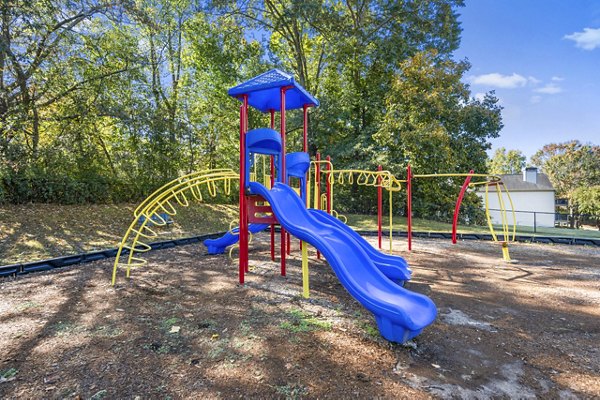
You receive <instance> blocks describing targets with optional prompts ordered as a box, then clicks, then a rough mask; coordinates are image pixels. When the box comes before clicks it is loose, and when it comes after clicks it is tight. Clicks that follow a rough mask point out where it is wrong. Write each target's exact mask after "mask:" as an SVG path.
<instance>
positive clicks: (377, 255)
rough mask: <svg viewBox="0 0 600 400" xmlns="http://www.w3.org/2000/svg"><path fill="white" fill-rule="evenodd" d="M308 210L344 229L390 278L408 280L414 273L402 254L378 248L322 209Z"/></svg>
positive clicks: (325, 221) (318, 218)
mask: <svg viewBox="0 0 600 400" xmlns="http://www.w3.org/2000/svg"><path fill="white" fill-rule="evenodd" d="M308 212H309V213H310V214H311V215H312V216H313V217H315V218H316V219H317V220H319V221H320V222H322V223H324V224H326V225H333V226H335V227H337V228H339V229H341V230H343V231H344V233H346V234H347V235H348V236H350V237H351V238H352V239H354V240H355V241H356V242H358V244H360V246H361V247H362V249H363V250H364V251H365V253H367V255H368V256H369V258H370V259H371V261H373V263H375V266H376V267H377V268H379V270H380V271H381V272H383V274H384V275H385V276H387V277H388V278H390V279H392V280H394V281H408V280H410V277H411V275H412V271H411V270H410V268H409V266H408V263H407V262H406V260H405V259H404V258H402V257H400V256H392V255H388V254H385V253H382V252H381V251H379V250H377V249H376V248H374V247H373V246H371V244H369V242H367V241H366V240H365V238H363V237H362V236H360V235H359V234H358V233H356V232H355V231H354V229H352V228H350V227H349V226H348V225H346V224H345V223H343V222H342V221H340V220H339V219H337V218H335V217H334V216H332V215H329V214H327V213H326V212H325V211H322V210H308Z"/></svg>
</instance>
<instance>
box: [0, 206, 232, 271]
mask: <svg viewBox="0 0 600 400" xmlns="http://www.w3.org/2000/svg"><path fill="white" fill-rule="evenodd" d="M136 206H137V204H118V205H75V206H65V205H55V204H26V205H5V206H0V265H7V264H14V263H19V262H29V261H36V260H42V259H46V258H51V257H59V256H64V255H70V254H77V253H82V252H89V251H94V250H103V249H109V248H114V247H117V246H118V245H119V243H120V241H121V239H122V237H123V234H124V233H125V231H126V230H127V228H128V227H129V224H130V223H131V222H132V220H133V210H134V209H135V207H136ZM237 216H238V212H237V207H236V206H230V205H219V204H196V205H194V204H193V205H191V206H190V207H188V208H183V207H179V208H178V209H177V215H175V216H174V217H173V220H174V223H173V224H170V225H168V226H166V227H154V228H153V229H154V230H156V231H158V232H160V234H161V235H160V237H159V238H158V239H156V240H167V239H176V238H182V237H188V236H194V235H202V234H206V233H213V232H220V231H224V230H227V229H228V228H229V223H230V221H232V220H234V219H236V218H237Z"/></svg>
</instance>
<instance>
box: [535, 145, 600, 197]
mask: <svg viewBox="0 0 600 400" xmlns="http://www.w3.org/2000/svg"><path fill="white" fill-rule="evenodd" d="M530 161H531V164H532V165H533V166H536V167H539V168H540V169H541V170H542V172H544V173H545V174H547V175H548V178H549V179H550V182H552V185H554V188H555V189H556V192H557V195H559V196H562V197H566V198H569V199H570V198H571V197H572V194H573V192H574V191H575V190H576V189H577V188H580V187H589V186H596V185H600V146H598V145H594V144H591V143H581V142H580V141H578V140H571V141H569V142H564V143H550V144H547V145H545V146H544V147H542V148H541V149H540V150H538V151H537V152H536V153H535V154H534V155H533V156H532V157H531V160H530Z"/></svg>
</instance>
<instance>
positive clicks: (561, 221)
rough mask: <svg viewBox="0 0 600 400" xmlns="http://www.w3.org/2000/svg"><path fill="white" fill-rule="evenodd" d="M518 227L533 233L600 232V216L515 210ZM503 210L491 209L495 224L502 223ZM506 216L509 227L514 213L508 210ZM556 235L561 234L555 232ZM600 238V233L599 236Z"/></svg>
mask: <svg viewBox="0 0 600 400" xmlns="http://www.w3.org/2000/svg"><path fill="white" fill-rule="evenodd" d="M514 213H515V219H516V221H517V223H516V225H517V226H518V227H519V230H527V229H528V228H531V231H532V232H533V233H537V232H538V231H542V232H543V231H548V230H550V229H553V228H559V229H561V228H562V229H582V230H583V229H586V230H599V231H600V215H593V214H568V213H561V212H553V213H551V212H539V211H518V210H515V211H514ZM500 214H501V210H499V209H494V208H490V215H491V216H492V218H493V222H494V224H499V223H501V222H500V221H501V217H500ZM506 216H507V218H508V223H509V225H512V224H513V222H514V219H513V215H512V211H511V210H507V211H506ZM555 232H556V233H560V232H559V231H558V230H555ZM598 236H599V237H600V233H599V234H598Z"/></svg>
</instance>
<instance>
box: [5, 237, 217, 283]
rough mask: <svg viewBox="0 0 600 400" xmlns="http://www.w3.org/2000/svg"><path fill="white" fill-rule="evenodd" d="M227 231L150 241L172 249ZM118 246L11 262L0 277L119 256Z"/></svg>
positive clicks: (160, 247)
mask: <svg viewBox="0 0 600 400" xmlns="http://www.w3.org/2000/svg"><path fill="white" fill-rule="evenodd" d="M224 234H225V232H217V233H209V234H206V235H199V236H191V237H187V238H181V239H172V240H163V241H160V242H153V243H149V244H150V246H151V251H152V250H163V249H170V248H172V247H175V246H183V245H186V244H192V243H198V242H202V241H203V240H205V239H212V238H215V237H219V236H222V235H224ZM118 251H119V249H118V248H115V249H106V250H99V251H92V252H90V253H81V254H75V255H68V256H64V257H56V258H49V259H47V260H40V261H32V262H28V263H21V264H11V265H3V266H0V278H1V277H7V276H12V275H15V276H16V275H26V274H29V273H32V272H40V271H50V270H53V269H57V268H63V267H68V266H70V265H76V264H87V263H90V262H92V261H98V260H105V259H107V258H114V257H116V256H117V252H118ZM121 254H124V255H125V254H129V250H126V249H125V250H123V252H122V253H121Z"/></svg>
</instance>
